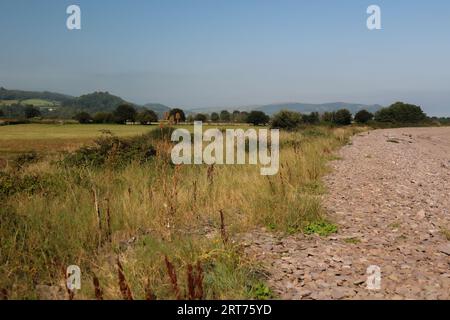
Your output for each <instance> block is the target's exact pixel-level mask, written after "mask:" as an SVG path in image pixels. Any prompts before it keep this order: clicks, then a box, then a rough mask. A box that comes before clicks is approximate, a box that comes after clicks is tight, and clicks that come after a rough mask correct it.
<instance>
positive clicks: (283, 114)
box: [271, 110, 303, 130]
mask: <svg viewBox="0 0 450 320" xmlns="http://www.w3.org/2000/svg"><path fill="white" fill-rule="evenodd" d="M302 122H303V119H302V115H301V113H299V112H295V111H289V110H281V111H280V112H278V113H276V114H275V115H274V116H273V118H272V123H271V126H272V128H275V129H286V130H294V129H296V128H298V127H299V126H300V125H301V124H302Z"/></svg>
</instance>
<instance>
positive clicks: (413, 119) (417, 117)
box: [375, 102, 427, 123]
mask: <svg viewBox="0 0 450 320" xmlns="http://www.w3.org/2000/svg"><path fill="white" fill-rule="evenodd" d="M426 120H427V116H426V114H425V113H424V112H423V111H422V108H421V107H419V106H416V105H413V104H407V103H403V102H396V103H394V104H392V105H391V106H389V107H388V108H383V109H381V110H379V111H378V112H377V113H375V121H379V122H392V123H421V122H425V121H426Z"/></svg>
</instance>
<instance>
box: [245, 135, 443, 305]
mask: <svg viewBox="0 0 450 320" xmlns="http://www.w3.org/2000/svg"><path fill="white" fill-rule="evenodd" d="M339 155H340V156H341V157H342V160H338V161H334V162H332V163H331V166H332V168H333V173H332V174H330V175H329V176H327V177H325V179H324V180H325V183H326V185H327V187H328V191H329V192H328V193H327V195H326V196H325V197H324V204H325V207H326V208H327V210H328V212H329V214H330V217H331V219H332V220H333V221H335V222H336V223H337V224H338V226H339V232H338V233H337V234H336V235H333V236H330V237H328V238H320V237H318V236H304V235H295V236H287V237H286V236H282V235H276V234H273V233H268V232H266V231H264V230H260V231H257V232H254V233H252V234H247V235H246V236H244V244H245V246H246V250H247V252H249V253H250V254H253V255H255V256H256V257H257V258H258V259H260V261H262V262H263V263H264V265H265V266H266V268H267V272H268V275H269V285H270V286H271V288H272V290H273V291H274V292H275V293H276V294H278V296H279V297H280V298H282V299H450V241H449V240H448V239H446V236H445V235H444V232H443V231H442V230H443V228H444V229H445V228H446V229H447V230H450V213H449V210H450V128H404V129H388V130H375V131H371V132H368V133H364V134H361V135H358V136H356V137H354V138H353V140H352V143H351V144H349V145H347V146H345V147H343V148H342V149H341V150H340V152H339ZM449 232H450V231H449ZM371 265H376V266H378V267H379V268H380V271H381V289H379V290H369V289H368V288H367V283H366V281H367V268H368V267H369V266H371Z"/></svg>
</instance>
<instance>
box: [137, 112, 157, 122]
mask: <svg viewBox="0 0 450 320" xmlns="http://www.w3.org/2000/svg"><path fill="white" fill-rule="evenodd" d="M136 120H137V121H138V122H140V124H151V123H152V122H158V115H157V114H156V113H155V111H153V110H144V111H142V112H139V113H138V114H137V116H136Z"/></svg>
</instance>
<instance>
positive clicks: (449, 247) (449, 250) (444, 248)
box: [438, 243, 450, 256]
mask: <svg viewBox="0 0 450 320" xmlns="http://www.w3.org/2000/svg"><path fill="white" fill-rule="evenodd" d="M438 250H439V252H442V253H445V254H446V255H448V256H450V243H447V244H443V245H441V246H439V248H438Z"/></svg>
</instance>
